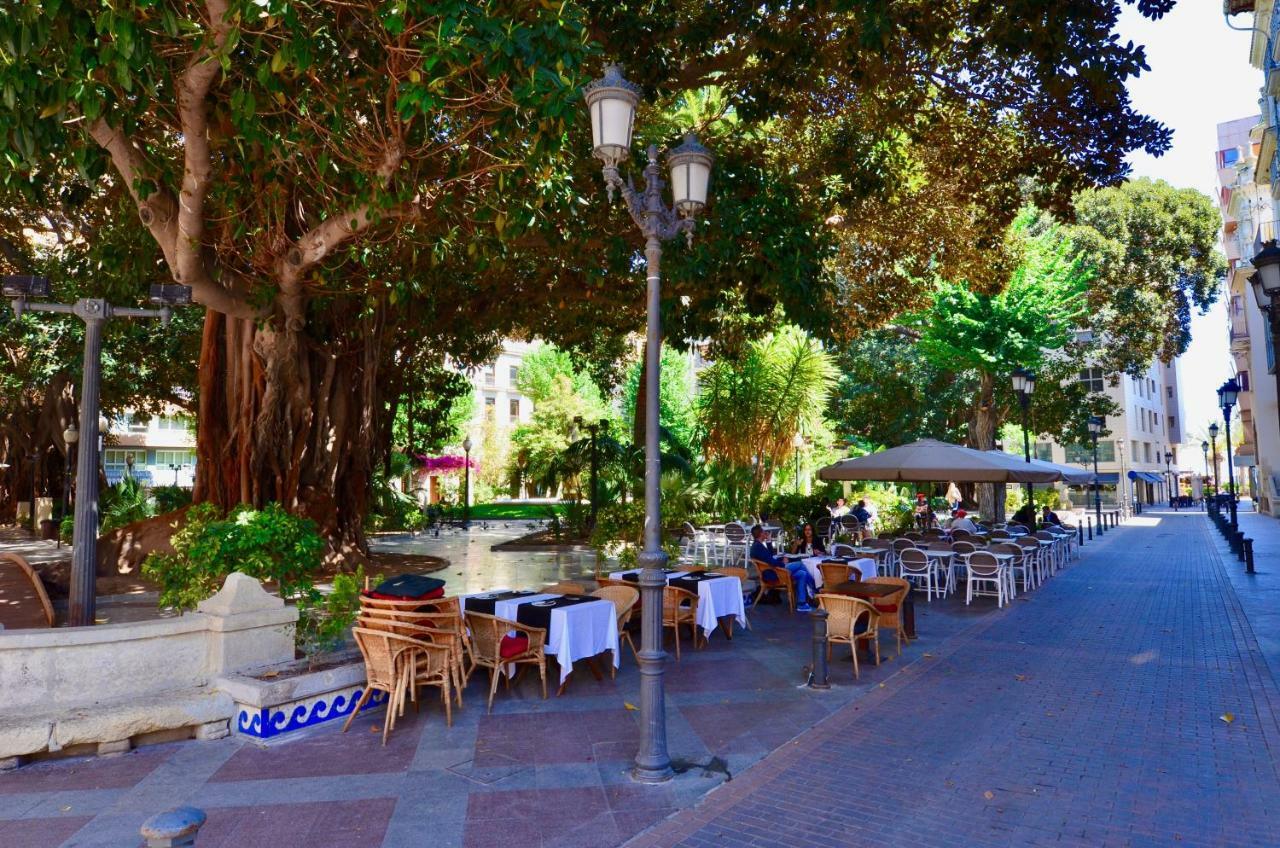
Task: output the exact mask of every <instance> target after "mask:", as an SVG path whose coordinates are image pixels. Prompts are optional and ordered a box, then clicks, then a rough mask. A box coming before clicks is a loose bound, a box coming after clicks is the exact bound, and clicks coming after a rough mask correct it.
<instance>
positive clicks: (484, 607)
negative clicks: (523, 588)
mask: <svg viewBox="0 0 1280 848" xmlns="http://www.w3.org/2000/svg"><path fill="white" fill-rule="evenodd" d="M492 594H493V597H490V598H478V597H474V596H473V597H470V598H467V599H466V600H465V601H464V602H463V606H464V607H466V610H467V612H478V613H480V614H481V615H493V614H494V613H493V611H494V609H495V608H496V607H497V604H498V601H509V600H511V599H512V598H526V597H528V596H530V595H536V594H538V593H537V592H494V593H492Z"/></svg>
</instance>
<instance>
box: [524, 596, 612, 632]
mask: <svg viewBox="0 0 1280 848" xmlns="http://www.w3.org/2000/svg"><path fill="white" fill-rule="evenodd" d="M547 600H550V601H551V603H550V604H549V605H547V606H535V604H532V603H529V604H521V605H520V606H518V607H516V621H518V622H520V623H521V624H523V625H525V626H527V627H537V628H539V629H541V630H547V629H549V628H550V627H551V611H552V610H556V609H564V608H565V607H572V606H577V605H578V604H589V603H591V602H592V601H598V600H600V599H599V598H594V597H592V596H591V595H564V596H562V597H559V598H555V599H551V598H548V599H547Z"/></svg>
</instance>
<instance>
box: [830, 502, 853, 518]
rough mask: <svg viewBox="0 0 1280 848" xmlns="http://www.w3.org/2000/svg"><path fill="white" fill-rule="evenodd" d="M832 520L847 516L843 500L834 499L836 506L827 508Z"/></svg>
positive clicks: (846, 508) (847, 509)
mask: <svg viewBox="0 0 1280 848" xmlns="http://www.w3.org/2000/svg"><path fill="white" fill-rule="evenodd" d="M827 510H828V511H829V512H830V513H831V517H832V518H840V517H841V516H845V515H848V514H849V507H847V506H845V503H844V498H836V505H835V506H829V507H827Z"/></svg>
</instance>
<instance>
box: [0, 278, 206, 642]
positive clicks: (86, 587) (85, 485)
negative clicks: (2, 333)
mask: <svg viewBox="0 0 1280 848" xmlns="http://www.w3.org/2000/svg"><path fill="white" fill-rule="evenodd" d="M0 291H3V294H4V296H5V297H8V298H10V299H11V301H12V304H13V314H14V315H16V316H17V317H18V318H21V317H22V316H23V315H24V314H25V313H26V312H28V311H30V312H53V313H58V314H61V315H74V316H76V317H77V318H79V319H80V320H81V321H83V322H84V368H83V371H84V375H83V379H82V383H81V385H80V433H81V438H80V441H79V451H78V452H77V455H76V501H75V519H74V525H75V531H74V537H73V539H72V543H71V544H72V551H71V591H70V598H69V600H68V604H67V606H68V614H67V623H68V624H69V625H70V626H72V627H85V626H88V625H92V624H93V622H94V615H95V612H96V607H97V598H96V597H95V595H94V580H95V577H96V574H97V547H98V545H97V539H98V459H99V456H100V454H101V450H102V446H101V444H100V440H99V439H95V438H92V436H91V434H92V433H94V432H95V430H94V427H96V426H97V424H98V402H99V392H100V389H101V384H102V330H103V325H105V324H106V323H107V321H109V320H111V319H112V318H159V319H160V322H161V323H162V324H163V325H164V326H165V327H168V326H169V319H170V318H171V317H172V316H173V312H172V308H173V307H175V306H185V305H187V304H189V303H191V288H190V287H189V286H182V285H173V284H156V285H153V286H151V292H150V294H151V302H152V303H155V304H157V305H158V306H159V308H158V309H137V308H134V307H127V306H114V305H112V304H110V303H108V302H107V301H106V300H104V299H102V298H88V297H86V298H81V299H80V300H78V301H76V302H75V303H43V302H35V303H32V302H31V299H32V298H45V297H49V296H50V294H51V291H52V287H51V286H50V284H49V279H48V278H47V277H33V276H28V275H12V276H6V277H4V278H3V280H2V281H0Z"/></svg>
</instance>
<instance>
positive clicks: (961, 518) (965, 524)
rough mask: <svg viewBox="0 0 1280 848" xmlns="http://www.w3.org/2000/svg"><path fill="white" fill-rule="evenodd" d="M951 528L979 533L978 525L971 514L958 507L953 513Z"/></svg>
mask: <svg viewBox="0 0 1280 848" xmlns="http://www.w3.org/2000/svg"><path fill="white" fill-rule="evenodd" d="M951 529H952V530H964V531H965V532H968V533H977V532H978V525H976V524H974V523H973V521H972V519H970V518H969V514H968V513H967V512H965V511H964V510H963V509H957V510H956V511H955V512H953V513H952V514H951Z"/></svg>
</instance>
